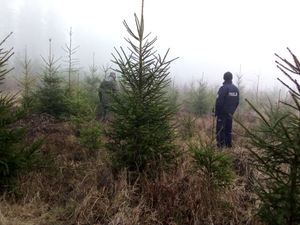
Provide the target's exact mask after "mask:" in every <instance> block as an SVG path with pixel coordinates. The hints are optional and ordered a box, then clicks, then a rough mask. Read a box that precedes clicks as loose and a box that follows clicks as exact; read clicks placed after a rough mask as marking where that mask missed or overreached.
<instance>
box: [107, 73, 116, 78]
mask: <svg viewBox="0 0 300 225" xmlns="http://www.w3.org/2000/svg"><path fill="white" fill-rule="evenodd" d="M108 77H109V78H111V79H113V80H115V79H116V77H117V76H116V73H114V72H110V74H109V76H108Z"/></svg>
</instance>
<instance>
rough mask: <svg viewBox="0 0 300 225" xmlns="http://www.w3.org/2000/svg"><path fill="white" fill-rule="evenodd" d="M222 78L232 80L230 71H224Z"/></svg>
mask: <svg viewBox="0 0 300 225" xmlns="http://www.w3.org/2000/svg"><path fill="white" fill-rule="evenodd" d="M223 79H224V80H232V73H230V72H226V73H224V76H223Z"/></svg>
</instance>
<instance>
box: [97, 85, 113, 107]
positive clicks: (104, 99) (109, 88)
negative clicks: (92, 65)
mask: <svg viewBox="0 0 300 225" xmlns="http://www.w3.org/2000/svg"><path fill="white" fill-rule="evenodd" d="M116 91H117V84H116V81H114V80H106V79H105V80H103V81H102V82H101V84H100V86H99V98H100V103H101V105H102V106H104V107H107V106H108V105H109V104H110V102H111V101H112V98H111V95H112V94H113V93H115V92H116Z"/></svg>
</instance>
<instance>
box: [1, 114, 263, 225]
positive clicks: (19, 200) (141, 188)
mask: <svg viewBox="0 0 300 225" xmlns="http://www.w3.org/2000/svg"><path fill="white" fill-rule="evenodd" d="M20 125H22V126H26V127H27V128H28V133H27V134H28V136H27V138H28V140H34V139H37V138H45V141H44V145H43V148H42V152H43V155H44V156H45V159H49V162H48V163H45V165H44V166H41V167H40V168H36V169H34V170H33V171H32V172H30V173H29V174H27V175H26V176H20V177H19V178H18V182H17V185H16V190H14V191H13V192H12V193H6V194H4V195H3V196H2V198H1V201H0V224H1V225H15V224H18V225H37V224H38V225H54V224H55V225H60V224H61V225H63V224H74V225H75V224H76V225H79V224H81V225H86V224H109V225H117V224H118V225H121V224H124V225H125V224H126V225H127V224H128V225H130V224H132V225H133V224H215V225H216V224H230V225H233V224H253V225H254V224H259V223H258V221H257V220H256V219H255V216H254V212H253V210H254V209H255V205H256V198H255V195H254V194H253V193H252V189H251V169H250V167H249V165H248V160H247V157H248V154H247V152H246V151H245V150H244V149H243V148H241V147H236V148H234V149H233V150H232V151H231V154H232V156H233V158H234V170H235V174H236V175H235V179H234V183H233V184H232V185H231V186H230V187H229V188H227V189H225V190H222V191H221V192H219V193H217V192H214V191H212V190H209V189H208V188H207V187H208V186H207V185H206V184H205V180H204V179H203V174H201V173H200V172H199V171H197V170H196V168H195V167H194V164H193V162H192V158H191V156H190V154H189V152H187V151H186V150H184V149H185V143H184V141H181V140H180V141H178V143H181V146H182V149H183V151H184V152H185V153H184V154H183V156H182V157H181V158H180V159H179V160H178V162H177V164H178V166H177V167H176V169H174V170H172V171H170V172H168V173H164V174H162V175H161V176H160V177H158V178H157V179H155V180H154V181H153V180H149V179H147V178H146V177H144V176H140V177H139V179H138V181H137V182H136V183H135V184H132V185H129V184H128V183H127V180H128V179H127V178H128V177H127V176H128V174H127V173H126V171H124V172H123V173H121V174H120V175H119V176H118V177H114V175H113V173H112V170H111V166H110V163H109V159H108V156H107V153H106V151H105V149H98V150H97V151H96V153H95V154H93V155H91V153H90V151H88V149H85V148H84V147H83V146H81V145H80V143H79V141H78V138H77V137H76V136H77V130H76V128H75V126H73V125H72V124H71V123H69V122H59V121H56V120H55V119H54V118H52V117H50V116H47V115H39V116H37V115H35V116H32V117H30V118H27V119H25V120H23V121H22V122H21V123H20ZM211 128H212V127H211V126H210V125H209V121H208V119H207V118H204V119H196V128H195V129H196V130H195V133H196V134H200V135H201V133H203V132H204V133H205V132H206V133H208V134H209V133H210V132H211V131H210V129H211ZM194 138H195V139H196V138H197V135H196V136H195V137H194ZM237 141H238V140H237Z"/></svg>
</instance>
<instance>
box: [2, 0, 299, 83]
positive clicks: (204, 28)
mask: <svg viewBox="0 0 300 225" xmlns="http://www.w3.org/2000/svg"><path fill="white" fill-rule="evenodd" d="M25 1H30V0H0V2H1V4H2V2H13V4H14V5H13V7H14V8H15V9H16V10H17V9H21V6H22V3H24V2H25ZM40 2H41V5H42V6H43V7H44V9H43V10H47V9H51V10H54V11H55V12H56V13H57V15H58V17H59V18H60V19H61V21H62V23H64V25H65V28H66V30H67V29H68V27H70V26H72V27H73V30H74V39H75V40H76V35H77V34H79V33H85V36H84V37H85V39H86V42H84V43H79V44H80V46H81V49H89V50H95V51H96V55H101V56H102V58H101V59H99V60H100V61H102V62H99V63H100V64H101V63H102V64H105V63H107V62H109V60H110V59H111V55H110V54H111V52H114V50H113V47H114V46H116V47H118V46H125V45H126V43H125V41H124V39H123V37H128V34H127V33H126V30H125V28H124V27H123V24H122V21H123V20H124V19H126V21H127V22H128V23H129V24H131V25H134V23H133V22H134V18H133V13H134V12H136V13H137V14H138V15H139V13H140V5H141V0H84V1H83V0H40ZM299 6H300V1H299V0H184V1H183V0H145V10H144V11H145V12H144V13H145V28H146V31H148V32H150V31H151V33H152V34H153V37H154V36H158V41H157V43H156V49H158V50H159V52H160V53H164V52H165V51H166V50H167V49H168V48H171V57H177V56H178V57H180V58H179V59H178V60H177V61H175V62H174V63H173V65H171V67H172V69H171V71H172V76H173V77H175V79H176V80H177V82H181V83H182V82H184V81H190V80H192V79H194V80H197V79H201V77H202V75H203V74H204V79H205V80H207V81H208V82H209V83H210V84H219V83H221V82H222V75H223V73H224V72H226V71H231V72H232V73H234V74H236V73H238V72H239V70H240V68H241V71H242V74H243V75H244V80H245V83H247V85H250V86H251V85H253V86H254V84H255V83H256V81H257V79H258V76H259V77H260V80H261V81H260V82H261V83H262V84H263V85H264V86H266V87H270V86H273V85H274V84H278V82H277V81H276V79H275V78H276V77H278V76H281V73H280V72H279V71H278V70H277V69H276V66H275V63H274V61H275V56H274V53H275V52H276V53H279V54H280V55H282V56H284V57H289V55H288V53H287V51H286V47H290V48H291V49H292V50H293V51H294V53H295V54H296V55H297V54H298V55H299V54H300V29H299V26H300V13H299V9H300V7H299ZM89 37H93V40H99V46H101V48H99V49H98V48H97V46H95V44H96V43H94V42H93V45H94V46H93V47H92V46H89V47H88V45H89V44H90V43H89V40H88V38H89Z"/></svg>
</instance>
